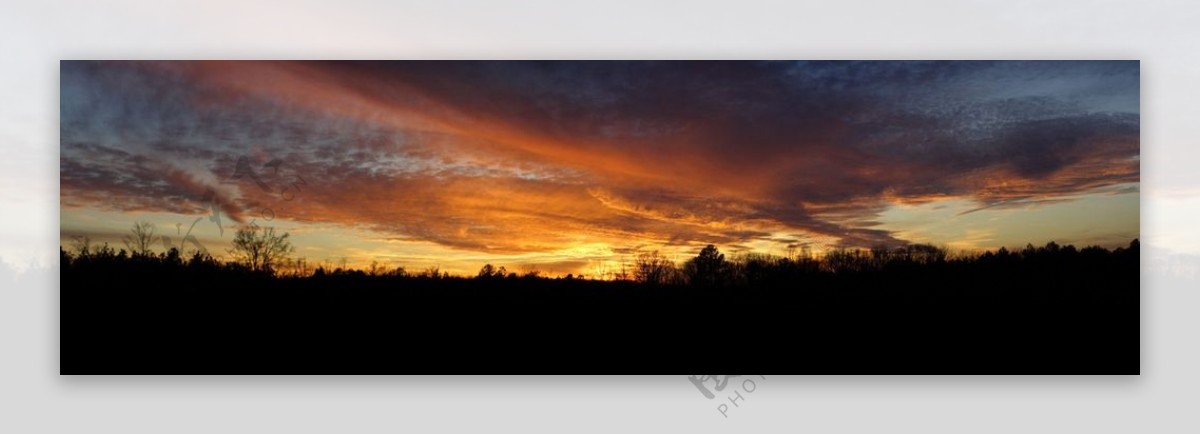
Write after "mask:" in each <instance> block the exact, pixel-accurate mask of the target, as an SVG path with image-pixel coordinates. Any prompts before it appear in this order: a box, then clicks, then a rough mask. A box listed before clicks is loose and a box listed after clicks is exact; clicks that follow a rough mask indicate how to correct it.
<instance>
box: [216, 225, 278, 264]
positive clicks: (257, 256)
mask: <svg viewBox="0 0 1200 435" xmlns="http://www.w3.org/2000/svg"><path fill="white" fill-rule="evenodd" d="M292 250H293V248H292V243H291V241H289V240H288V233H283V234H282V235H278V234H275V228H274V227H260V226H257V225H248V226H244V227H242V228H239V229H238V231H237V234H236V235H234V237H233V248H231V249H229V253H230V254H231V255H233V257H234V259H235V260H236V261H237V262H239V263H242V264H244V265H245V266H246V267H248V268H250V270H254V271H258V272H268V273H269V272H272V271H274V266H275V264H277V263H279V262H281V261H283V260H285V259H287V256H288V255H289V254H291V253H292Z"/></svg>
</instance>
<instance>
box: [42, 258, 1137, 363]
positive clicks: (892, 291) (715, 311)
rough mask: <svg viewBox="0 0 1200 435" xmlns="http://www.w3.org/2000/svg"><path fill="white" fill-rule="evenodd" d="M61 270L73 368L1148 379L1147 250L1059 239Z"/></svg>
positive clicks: (79, 264)
mask: <svg viewBox="0 0 1200 435" xmlns="http://www.w3.org/2000/svg"><path fill="white" fill-rule="evenodd" d="M282 236H284V237H286V234H284V235H282ZM273 237H276V238H278V237H280V236H279V235H274V236H273ZM276 247H277V248H279V246H276ZM283 252H285V253H286V252H290V246H288V247H287V249H283ZM60 255H61V259H60V264H61V265H62V275H61V282H62V311H61V312H62V318H61V319H62V320H61V322H62V323H61V327H62V360H61V362H62V372H63V373H172V374H180V373H242V374H252V373H255V374H257V373H272V374H274V373H277V374H285V373H304V374H319V373H341V374H360V373H375V374H383V373H391V374H400V373H405V374H411V373H458V374H461V373H572V374H578V373H678V372H681V371H689V370H691V371H697V370H692V369H726V371H729V370H730V369H733V371H736V369H759V370H760V371H764V369H774V370H765V371H774V372H782V373H796V374H802V373H824V374H839V373H844V374H949V373H968V374H1017V373H1041V374H1096V373H1104V374H1136V373H1138V371H1139V367H1140V365H1139V351H1138V348H1139V343H1140V341H1139V297H1140V292H1139V275H1140V274H1139V256H1140V253H1139V244H1138V241H1137V240H1134V241H1132V242H1131V243H1130V244H1129V245H1128V246H1126V247H1122V248H1117V249H1112V250H1109V249H1105V248H1101V247H1085V248H1082V249H1080V248H1076V247H1074V246H1070V245H1067V246H1059V245H1058V244H1056V243H1053V242H1051V243H1048V244H1045V245H1043V246H1038V247H1034V246H1032V245H1029V246H1026V247H1025V248H1024V249H1020V250H1012V251H1010V250H1007V249H1000V250H998V251H987V252H982V253H976V254H958V255H949V254H948V253H947V252H946V250H944V249H941V248H938V247H934V246H930V245H910V246H905V247H900V248H895V249H884V248H877V249H842V250H833V251H829V252H826V253H825V254H824V255H821V256H813V255H792V256H771V255H764V254H746V255H739V256H735V257H733V258H729V259H727V258H726V257H725V255H724V254H723V253H721V252H720V251H719V249H718V248H717V247H715V246H708V247H705V248H704V249H702V250H701V251H700V252H699V253H698V254H697V255H696V256H695V257H692V258H689V259H687V260H686V261H684V262H682V263H680V264H676V263H675V262H674V261H672V260H670V259H669V258H667V257H666V256H663V255H661V254H659V253H657V252H645V253H641V254H638V255H636V256H635V257H634V258H633V260H632V261H631V262H630V264H629V265H628V266H627V267H626V268H623V270H621V271H619V272H614V273H613V274H612V277H613V278H614V279H612V280H592V279H579V278H577V277H574V276H563V277H545V276H541V275H540V274H538V273H520V274H518V273H514V272H509V271H507V269H506V268H504V267H503V266H493V265H490V264H489V265H484V266H483V267H482V268H481V269H480V271H479V272H478V273H477V274H476V275H475V276H470V277H467V276H452V275H450V274H447V273H445V272H442V271H440V270H438V269H437V268H429V269H426V270H422V271H419V272H411V273H410V272H408V271H406V270H405V269H403V268H385V267H381V266H379V265H378V264H373V265H372V266H371V267H369V268H366V269H352V268H342V267H339V268H332V269H327V268H326V267H324V266H320V267H316V268H313V269H312V270H311V272H309V271H307V270H306V269H305V268H303V267H300V268H290V269H288V270H286V271H285V270H281V269H280V268H278V267H277V266H278V265H279V264H283V263H284V261H283V257H282V256H280V257H275V258H273V259H271V261H267V262H265V263H264V262H262V261H259V262H257V263H254V262H251V261H228V262H223V261H219V260H217V259H215V258H214V257H212V256H210V255H208V254H206V253H203V252H198V251H194V252H189V253H188V254H187V255H181V254H180V252H179V250H178V249H176V248H171V249H168V250H167V251H166V252H162V253H154V252H151V251H150V250H143V251H139V252H135V253H130V252H129V251H127V250H124V249H113V248H110V247H107V246H104V245H102V246H100V247H95V246H90V245H89V244H87V243H84V244H82V245H81V246H77V247H76V249H73V250H72V251H71V252H68V250H66V249H62V250H61V254H60ZM239 258H245V257H239ZM259 260H261V258H260V259H259Z"/></svg>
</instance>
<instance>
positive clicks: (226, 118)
mask: <svg viewBox="0 0 1200 435" xmlns="http://www.w3.org/2000/svg"><path fill="white" fill-rule="evenodd" d="M59 73H60V78H59V80H60V82H59V83H60V90H59V92H60V94H59V98H60V106H59V117H60V131H59V141H60V142H59V171H60V174H59V188H60V206H61V214H60V216H59V219H60V228H59V235H60V238H61V246H60V248H59V249H60V254H59V255H60V258H59V260H60V264H61V275H60V284H61V293H60V296H59V297H60V302H61V306H60V319H59V328H60V331H59V334H60V337H61V351H60V354H59V362H60V372H61V373H62V374H669V373H679V372H689V373H691V372H699V371H701V370H704V369H714V370H715V369H726V371H731V370H730V369H747V370H743V371H753V369H757V370H758V371H759V372H760V373H761V372H768V371H770V372H776V373H780V374H797V375H801V374H921V375H938V374H1101V375H1130V374H1139V373H1140V372H1141V363H1140V360H1141V355H1140V346H1141V340H1140V330H1141V328H1140V314H1139V313H1140V310H1139V309H1140V299H1141V290H1140V268H1139V261H1140V250H1139V238H1140V237H1141V234H1140V232H1139V231H1140V230H1139V228H1140V206H1139V203H1140V198H1141V196H1140V91H1139V89H1140V84H1141V80H1140V65H1139V62H1138V61H1136V60H1132V61H1123V60H1102V61H779V60H772V61H423V60H422V61H414V60H407V61H62V62H61V63H60V65H59ZM734 371H736V370H734ZM723 376H730V375H723ZM712 378H714V376H705V375H694V376H692V377H691V378H689V379H692V380H693V382H696V384H697V387H698V388H700V389H701V391H702V392H703V391H707V390H706V389H705V387H703V386H702V385H701V383H700V382H701V380H705V379H712Z"/></svg>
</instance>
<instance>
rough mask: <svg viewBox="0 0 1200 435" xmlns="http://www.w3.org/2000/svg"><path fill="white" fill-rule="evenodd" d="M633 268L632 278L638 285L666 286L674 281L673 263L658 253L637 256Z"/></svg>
mask: <svg viewBox="0 0 1200 435" xmlns="http://www.w3.org/2000/svg"><path fill="white" fill-rule="evenodd" d="M633 267H634V268H633V277H634V279H635V280H637V282H640V283H645V284H668V283H670V282H671V281H673V280H674V275H675V263H674V262H672V261H671V260H670V259H668V258H667V257H666V256H665V255H662V254H659V253H658V251H651V252H643V253H640V254H638V256H637V258H635V259H634V265H633Z"/></svg>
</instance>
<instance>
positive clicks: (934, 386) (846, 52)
mask: <svg viewBox="0 0 1200 435" xmlns="http://www.w3.org/2000/svg"><path fill="white" fill-rule="evenodd" d="M1197 18H1200V3H1196V2H1190V3H1189V2H1169V1H1160V2H1154V1H1142V2H1134V1H1121V2H1108V1H1100V2H1083V1H1053V2H1048V1H1029V2H1023V1H1012V0H1008V1H996V2H969V1H905V2H899V1H838V2H835V1H828V2H782V1H780V2H772V1H740V2H718V1H687V2H684V1H658V2H649V1H603V2H589V3H582V2H561V1H529V2H483V1H465V2H463V1H448V2H445V1H444V2H382V1H380V2H371V1H349V2H347V1H339V2H300V1H295V2H262V1H203V2H200V1H196V2H113V1H90V2H55V1H44V2H12V1H2V2H0V202H2V203H3V213H0V257H2V258H3V260H2V261H0V431H27V432H42V431H48V432H77V431H87V432H114V431H115V432H180V431H182V432H227V431H237V432H260V431H267V432H397V431H457V432H463V431H467V432H469V431H493V432H495V431H499V432H507V431H530V432H541V431H588V432H595V431H605V432H609V431H611V432H622V431H648V432H655V431H688V432H710V431H721V432H728V431H754V432H771V431H801V432H1028V431H1040V432H1080V431H1083V432H1180V431H1190V432H1196V431H1200V423H1198V421H1200V420H1198V419H1197V418H1196V417H1195V416H1193V415H1189V412H1194V411H1195V410H1196V409H1200V406H1198V405H1200V403H1198V402H1200V399H1198V397H1200V395H1198V394H1197V387H1200V373H1198V372H1197V370H1198V368H1200V352H1198V351H1197V343H1200V340H1197V337H1196V331H1197V330H1198V329H1200V328H1198V326H1200V316H1197V315H1196V311H1197V308H1198V305H1197V301H1198V298H1197V293H1196V290H1195V287H1196V284H1197V280H1196V277H1195V274H1196V269H1197V266H1200V261H1198V260H1197V259H1198V258H1200V257H1197V256H1196V255H1197V254H1200V231H1198V230H1197V229H1196V228H1197V226H1196V225H1194V222H1200V176H1198V175H1195V173H1196V172H1195V171H1194V170H1192V168H1193V167H1194V166H1195V164H1196V163H1197V159H1196V156H1197V154H1198V153H1200V152H1198V151H1197V150H1196V149H1197V147H1196V146H1195V145H1197V143H1196V142H1197V141H1196V139H1197V137H1198V136H1200V135H1198V134H1197V133H1198V130H1200V127H1197V124H1198V122H1200V121H1198V120H1200V110H1198V109H1197V107H1200V106H1198V104H1197V101H1200V98H1197V97H1200V94H1198V93H1197V89H1198V87H1200V56H1197V50H1196V49H1195V47H1194V45H1195V44H1196V43H1197V42H1200V27H1198V26H1197V25H1196V21H1197ZM103 58H121V59H128V58H134V59H189V58H215V59H267V58H270V59H278V58H322V59H326V58H328V59H342V58H384V59H408V58H416V59H432V58H439V59H440V58H456V59H459V58H462V59H509V58H521V59H525V58H578V59H593V58H599V59H610V58H623V59H629V58H632V59H676V58H689V59H690V58H703V59H1140V60H1142V97H1143V100H1142V101H1143V103H1142V113H1143V116H1142V133H1143V138H1142V150H1143V152H1142V159H1143V160H1142V161H1143V171H1142V181H1143V184H1142V187H1143V189H1142V199H1143V204H1142V234H1143V236H1142V239H1143V246H1144V247H1145V253H1144V254H1143V255H1144V257H1143V274H1142V280H1143V287H1142V289H1143V299H1142V309H1143V320H1142V333H1143V353H1142V361H1143V374H1142V376H1119V377H1088V376H1077V377H1005V376H995V377H962V376H916V377H878V376H877V377H869V376H863V377H854V376H768V377H767V379H765V380H759V381H758V382H757V389H756V390H755V391H754V392H753V393H744V397H745V399H744V400H743V401H742V402H741V406H739V407H736V408H733V409H732V410H731V411H730V412H729V418H723V417H722V416H721V415H720V414H719V413H718V412H717V411H716V405H717V402H716V401H714V400H708V399H705V398H704V397H703V396H702V395H700V394H699V393H698V391H697V390H696V389H695V388H693V387H692V386H691V385H690V384H689V383H688V382H687V380H686V378H685V376H684V375H673V376H630V377H616V376H613V377H607V376H579V377H557V376H555V377H539V376H459V377H444V376H390V377H338V376H331V377H155V376H145V377H136V376H134V377H86V376H58V375H57V371H58V366H57V360H58V354H57V348H58V343H57V334H58V326H57V325H58V317H57V316H58V308H57V306H58V305H57V304H58V300H57V297H58V296H57V269H56V266H55V265H54V262H55V259H56V256H57V252H56V249H57V246H58V243H59V240H58V199H57V198H58V177H57V174H58V137H57V134H58V126H57V116H58V94H57V92H58V91H57V89H58V60H60V59H103ZM752 315H754V309H753V307H728V308H727V309H726V310H724V311H717V312H714V313H713V317H712V319H713V321H714V322H724V323H726V324H728V325H729V327H731V328H736V327H737V324H738V323H737V319H738V318H739V317H740V316H752ZM699 338H700V337H679V339H680V340H698V339H699ZM395 345H396V346H403V345H404V343H403V341H401V340H398V341H397V342H396V343H395ZM778 345H779V346H788V347H792V348H795V349H796V351H797V352H798V356H799V357H800V358H820V355H806V354H805V353H804V349H805V347H804V343H800V342H780V343H778ZM710 351H711V352H734V353H739V354H744V355H747V357H751V356H753V354H754V352H755V351H756V350H755V349H753V348H745V347H743V346H739V344H738V343H723V344H720V345H718V346H714V347H712V348H711V349H710ZM414 357H416V356H414ZM631 357H632V358H636V355H633V356H631ZM1031 357H1033V358H1036V357H1037V356H1036V355H1033V356H1031ZM478 366H479V370H480V371H487V367H488V361H478Z"/></svg>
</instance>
